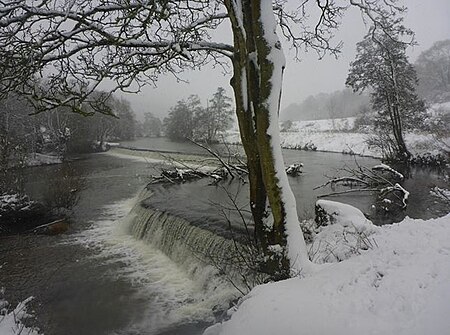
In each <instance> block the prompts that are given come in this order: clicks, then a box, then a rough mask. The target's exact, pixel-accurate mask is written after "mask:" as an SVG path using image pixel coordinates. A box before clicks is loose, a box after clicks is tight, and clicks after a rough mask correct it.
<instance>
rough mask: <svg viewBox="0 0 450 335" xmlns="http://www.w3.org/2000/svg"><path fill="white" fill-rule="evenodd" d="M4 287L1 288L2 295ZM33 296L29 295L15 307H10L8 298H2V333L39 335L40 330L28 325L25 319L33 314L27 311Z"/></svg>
mask: <svg viewBox="0 0 450 335" xmlns="http://www.w3.org/2000/svg"><path fill="white" fill-rule="evenodd" d="M3 292H4V289H3V288H2V289H1V290H0V293H2V295H3V294H4V293H3ZM31 300H33V297H29V298H27V299H25V300H24V301H21V302H19V303H18V304H17V306H16V307H15V308H14V309H11V308H9V304H8V302H7V301H6V300H3V299H1V298H0V334H1V335H19V334H22V335H38V334H39V332H38V330H37V329H36V328H34V327H31V328H30V327H27V326H25V324H24V323H23V320H25V319H27V318H30V317H31V315H30V314H28V313H27V305H28V304H29V303H30V301H31Z"/></svg>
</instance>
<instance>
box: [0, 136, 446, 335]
mask: <svg viewBox="0 0 450 335" xmlns="http://www.w3.org/2000/svg"><path fill="white" fill-rule="evenodd" d="M126 145H128V146H135V147H138V148H146V149H157V150H165V151H188V152H191V153H202V152H203V151H202V149H200V148H198V147H196V146H194V145H191V144H182V145H181V144H179V143H172V142H168V141H167V140H165V139H142V140H138V141H135V142H133V143H130V142H129V143H126ZM284 155H285V160H286V163H287V164H290V163H294V162H302V163H303V164H304V169H303V170H304V173H303V174H302V175H300V176H299V177H296V178H290V183H291V186H292V188H293V190H294V193H295V195H296V198H297V204H298V213H299V216H300V217H301V218H308V217H311V216H312V214H313V210H314V202H315V200H316V196H317V195H318V194H322V193H323V192H324V190H317V191H313V190H312V188H313V187H314V186H317V185H319V184H322V183H324V182H325V181H326V176H333V175H335V174H336V173H337V170H338V169H339V168H341V167H342V166H344V165H348V166H354V165H355V164H356V163H355V159H356V161H357V163H358V164H360V165H363V166H372V165H374V164H378V163H379V161H378V160H376V159H373V158H361V157H358V158H355V157H353V156H348V155H342V154H334V153H321V152H304V151H295V150H285V151H284ZM72 166H73V167H74V168H75V169H76V171H78V173H79V174H80V175H81V176H83V177H85V180H86V188H85V189H84V190H83V191H82V193H81V198H80V201H79V203H78V205H77V206H76V208H75V209H74V215H73V220H72V221H73V222H72V225H71V228H70V230H69V232H68V233H67V234H63V235H59V236H33V235H27V236H10V237H3V238H0V287H5V298H6V299H7V300H8V301H10V302H11V303H17V302H18V301H21V300H23V299H25V298H27V297H28V296H34V297H35V300H34V302H33V303H32V307H33V309H34V310H35V314H36V316H37V324H38V326H39V327H40V328H41V329H42V330H43V331H44V332H45V334H47V335H52V334H55V335H59V334H61V335H72V334H73V335H81V334H86V335H90V334H92V335H97V334H98V335H101V334H161V335H163V334H164V335H181V334H186V335H189V334H200V333H201V332H202V330H203V329H204V327H205V326H206V324H207V322H210V321H211V319H210V317H211V312H210V311H209V314H208V308H209V307H210V305H211V304H209V303H208V304H206V303H205V304H203V300H207V299H206V297H205V296H203V297H202V294H203V295H205V293H201V292H202V290H201V288H198V287H196V285H195V282H191V281H190V279H189V278H188V277H187V276H185V275H184V274H183V271H182V269H181V270H180V269H179V268H178V267H177V266H176V265H174V264H172V263H171V261H170V260H168V259H166V258H165V257H164V255H162V254H161V253H158V251H156V250H153V249H151V247H148V246H146V245H144V244H143V243H142V242H137V241H134V240H133V239H132V237H130V236H126V235H125V234H124V235H120V234H116V233H115V232H114V230H113V229H112V227H114V225H116V223H115V221H117V220H119V219H121V218H123V217H124V215H125V214H126V213H127V212H128V210H129V208H131V207H130V206H129V205H124V204H123V203H124V201H125V200H126V199H130V198H131V197H133V196H134V195H135V194H136V193H137V192H138V191H139V190H140V189H141V188H142V186H143V185H145V184H146V183H147V182H148V180H149V179H148V176H149V174H151V173H154V171H153V170H152V167H151V166H150V165H149V164H147V163H144V162H139V161H135V160H127V159H121V158H115V157H112V156H109V155H107V154H93V155H88V156H86V157H84V158H83V159H81V160H78V161H76V162H74V163H72ZM58 169H59V167H58V166H47V167H35V168H30V169H28V170H27V176H28V183H27V189H28V191H29V193H30V194H31V195H32V196H33V197H34V198H36V199H39V198H42V192H43V191H42V190H43V189H46V188H47V187H48V185H52V184H54V183H57V182H58V173H57V171H58ZM206 184H207V181H199V182H193V183H186V184H182V185H170V186H167V185H159V186H155V187H153V192H154V196H153V197H152V198H151V205H152V206H153V207H156V208H158V209H160V210H168V211H170V212H171V213H173V214H175V215H178V216H181V217H185V218H188V219H189V220H191V221H193V222H194V223H195V222H197V223H202V224H204V223H205V222H207V223H208V224H210V225H212V226H216V227H217V226H220V225H221V224H222V222H223V216H222V214H220V211H219V210H218V207H217V206H218V205H217V204H218V203H221V204H222V205H223V204H224V203H225V204H227V203H228V205H230V203H229V202H227V201H224V198H226V196H225V193H224V192H225V190H228V192H229V193H230V194H231V195H234V194H236V193H239V196H238V197H237V198H236V201H237V203H238V204H242V205H243V204H245V203H246V198H247V197H248V196H247V195H246V194H247V192H246V190H247V185H240V184H239V183H232V184H230V185H227V184H223V185H221V186H219V187H217V186H207V185H206ZM436 185H437V186H439V187H447V188H448V185H447V184H446V182H445V181H444V180H443V179H442V177H441V176H440V175H439V174H438V173H436V172H435V171H433V170H431V171H427V170H421V169H417V170H415V171H413V178H411V179H408V180H407V181H406V182H405V184H404V187H405V188H406V189H407V190H409V191H410V192H411V196H410V202H409V206H408V210H407V213H406V214H407V215H409V216H411V217H416V218H429V217H434V216H438V215H442V214H445V213H447V212H448V210H449V209H448V208H446V207H445V206H443V205H442V204H441V203H440V202H439V201H438V199H436V198H434V197H431V196H430V195H429V191H430V190H431V188H432V187H434V186H436ZM241 189H242V191H243V192H238V191H240V190H241ZM335 200H338V199H337V198H335ZM372 200H373V199H372V198H371V196H361V195H352V196H345V197H340V198H339V201H343V202H347V203H350V204H353V205H355V206H357V207H358V208H360V209H361V210H363V211H364V212H369V211H370V205H371V201H372ZM77 241H81V242H77ZM99 241H100V242H99ZM86 246H88V247H86ZM136 250H137V251H136ZM216 293H217V292H216ZM207 294H209V293H207ZM183 308H184V309H183ZM175 309H181V312H176V313H175V314H174V313H173V310H175ZM203 316H204V317H205V319H206V318H207V317H208V318H209V319H208V320H205V321H206V323H205V322H201V321H199V320H202V317H203ZM155 324H158V325H162V326H158V327H156V326H155Z"/></svg>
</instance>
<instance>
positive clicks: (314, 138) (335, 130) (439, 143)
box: [225, 117, 450, 158]
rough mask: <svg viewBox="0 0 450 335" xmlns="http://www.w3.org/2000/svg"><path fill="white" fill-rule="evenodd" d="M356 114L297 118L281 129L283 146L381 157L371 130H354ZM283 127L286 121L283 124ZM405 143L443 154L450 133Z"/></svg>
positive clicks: (415, 150)
mask: <svg viewBox="0 0 450 335" xmlns="http://www.w3.org/2000/svg"><path fill="white" fill-rule="evenodd" d="M354 122H355V118H354V117H350V118H342V119H334V120H332V119H328V120H315V121H294V122H292V124H291V125H290V127H289V129H288V130H287V131H282V132H281V133H280V136H281V146H282V147H283V148H286V149H303V148H307V149H308V150H311V149H312V148H314V149H315V150H318V151H329V152H341V153H349V154H355V155H361V156H371V157H378V158H380V157H382V152H381V150H380V149H379V148H376V147H369V146H368V144H367V143H366V141H367V139H368V138H369V136H370V134H369V133H362V132H355V131H353V130H352V129H353V126H354ZM281 128H282V129H283V125H281ZM225 140H226V142H228V143H240V137H239V132H237V131H230V132H228V133H227V134H226V136H225ZM405 141H406V144H407V146H408V148H409V150H410V151H411V153H412V154H413V155H414V156H417V155H424V154H431V155H438V154H442V153H443V152H444V151H445V150H448V148H449V147H450V137H447V138H444V139H440V140H437V139H436V137H435V136H433V135H432V134H425V133H407V134H405Z"/></svg>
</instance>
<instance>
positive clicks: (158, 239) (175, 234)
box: [128, 189, 242, 286]
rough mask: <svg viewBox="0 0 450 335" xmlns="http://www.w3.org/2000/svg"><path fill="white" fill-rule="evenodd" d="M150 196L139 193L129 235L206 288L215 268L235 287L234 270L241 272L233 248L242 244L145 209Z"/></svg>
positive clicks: (146, 192) (132, 212) (167, 214)
mask: <svg viewBox="0 0 450 335" xmlns="http://www.w3.org/2000/svg"><path fill="white" fill-rule="evenodd" d="M151 195H152V192H151V190H147V189H145V190H144V191H142V192H141V194H140V195H139V197H138V200H137V202H136V204H135V206H134V207H133V209H132V210H131V212H130V215H129V216H128V229H129V231H130V233H131V235H133V236H134V237H135V238H136V239H139V240H143V241H145V242H147V243H149V244H151V245H152V246H154V247H156V248H158V249H159V250H161V251H162V252H164V253H165V254H166V255H167V256H168V257H169V258H170V259H172V261H174V262H175V263H177V264H179V265H181V266H182V267H184V268H185V270H187V271H188V273H189V274H190V275H192V276H193V277H195V279H196V280H199V281H201V282H203V284H204V285H206V286H207V285H210V284H211V277H210V275H211V268H215V271H213V272H215V274H216V275H218V274H221V275H223V274H226V275H227V278H228V279H230V278H233V281H234V284H235V285H239V284H238V282H239V281H240V279H238V278H237V277H238V276H236V274H237V273H236V270H238V271H239V270H241V269H237V268H236V266H235V265H236V264H235V260H234V257H235V255H236V252H237V249H236V248H242V244H240V243H238V242H237V241H233V239H229V238H226V237H223V236H220V235H218V234H215V233H214V232H212V231H210V230H208V229H205V228H202V227H201V226H198V225H193V224H192V223H190V222H189V221H188V220H186V219H183V218H180V217H177V216H175V215H172V214H170V213H167V212H164V211H160V210H158V209H154V208H151V207H149V206H148V205H146V204H145V203H144V202H143V200H146V199H148V198H149V197H151ZM146 202H147V201H146ZM224 224H225V223H224ZM205 267H206V268H209V269H208V270H206V269H205ZM199 270H201V271H199ZM205 273H209V278H208V277H205V276H204V275H203V274H205ZM199 277H200V278H199ZM239 286H240V285H239Z"/></svg>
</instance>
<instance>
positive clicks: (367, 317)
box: [205, 214, 450, 335]
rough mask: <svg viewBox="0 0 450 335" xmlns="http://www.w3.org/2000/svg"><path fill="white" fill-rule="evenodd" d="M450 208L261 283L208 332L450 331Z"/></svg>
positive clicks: (417, 334)
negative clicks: (340, 256)
mask: <svg viewBox="0 0 450 335" xmlns="http://www.w3.org/2000/svg"><path fill="white" fill-rule="evenodd" d="M449 236H450V214H449V215H447V216H445V217H442V218H438V219H432V220H428V221H423V220H413V219H410V218H406V219H405V220H404V221H403V222H401V223H400V224H395V225H392V226H383V227H380V228H378V229H376V231H374V232H373V234H372V235H371V238H373V239H374V240H375V241H376V246H374V247H373V248H369V249H368V250H366V251H361V254H360V255H359V256H354V257H352V258H350V259H347V260H345V261H342V262H340V263H333V264H326V265H323V266H322V267H321V268H320V269H321V270H318V271H317V272H316V273H314V274H311V275H310V276H308V277H305V278H293V279H290V280H286V281H282V282H277V283H271V284H266V285H261V286H258V287H256V288H255V289H253V291H252V292H251V293H250V294H249V295H248V296H247V297H246V298H245V299H244V301H243V302H242V303H241V304H240V306H239V308H238V309H237V311H235V312H234V314H233V315H232V317H231V319H230V320H229V321H227V322H224V323H222V324H217V325H215V326H212V327H210V328H209V329H208V330H206V331H205V334H207V335H218V334H220V335H236V334H246V335H264V334H267V335H273V334H283V335H298V334H308V335H321V334H342V335H353V334H354V335H360V334H398V335H402V334H404V335H423V334H433V335H445V334H449V329H450V318H449V317H448V315H449V312H450V239H449Z"/></svg>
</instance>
